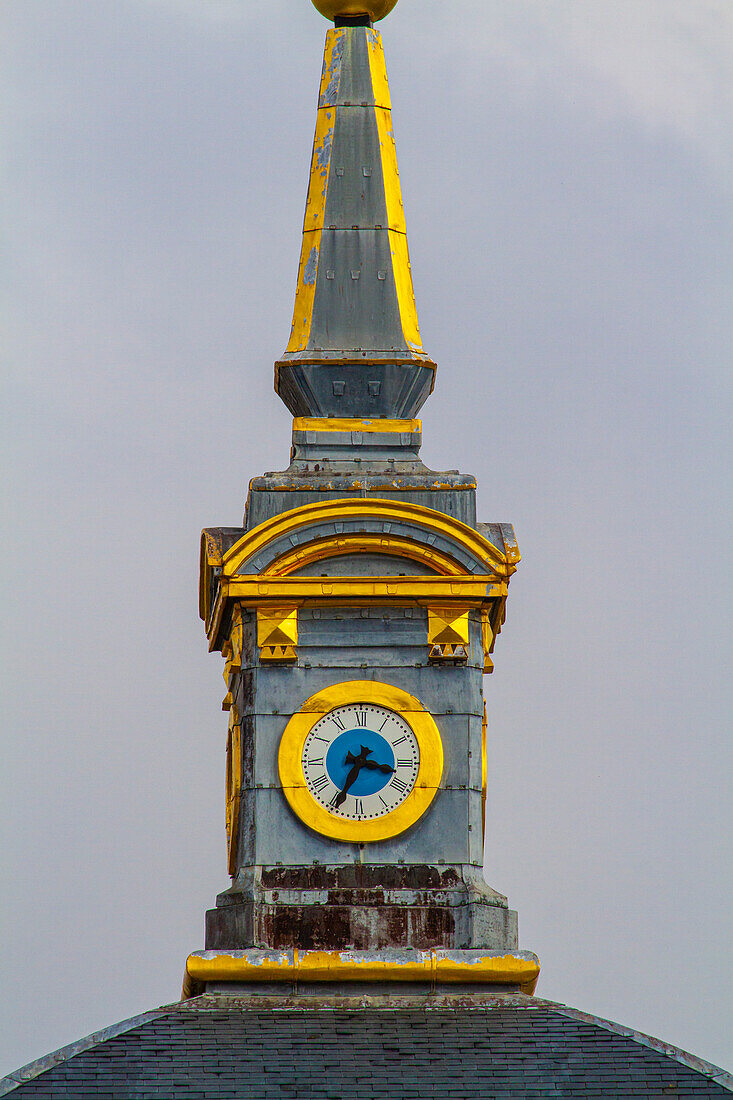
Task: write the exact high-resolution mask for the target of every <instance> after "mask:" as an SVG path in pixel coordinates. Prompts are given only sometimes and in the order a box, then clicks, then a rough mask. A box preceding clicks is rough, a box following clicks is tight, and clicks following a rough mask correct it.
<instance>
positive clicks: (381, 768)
mask: <svg viewBox="0 0 733 1100" xmlns="http://www.w3.org/2000/svg"><path fill="white" fill-rule="evenodd" d="M364 767H365V768H368V769H369V771H372V772H383V773H384V774H385V775H389V774H390V773H391V772H393V771H394V768H390V766H389V764H377V762H376V761H375V760H365V761H364Z"/></svg>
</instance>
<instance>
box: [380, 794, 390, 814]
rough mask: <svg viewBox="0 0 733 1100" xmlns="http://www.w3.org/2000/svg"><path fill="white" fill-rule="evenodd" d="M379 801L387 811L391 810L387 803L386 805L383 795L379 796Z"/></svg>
mask: <svg viewBox="0 0 733 1100" xmlns="http://www.w3.org/2000/svg"><path fill="white" fill-rule="evenodd" d="M379 801H380V802H381V803H382V805H383V806H384V808H385V810H388V809H389V806H388V804H387V803H386V802H385V801H384V799H383V798H382V796H381V794H380V796H379Z"/></svg>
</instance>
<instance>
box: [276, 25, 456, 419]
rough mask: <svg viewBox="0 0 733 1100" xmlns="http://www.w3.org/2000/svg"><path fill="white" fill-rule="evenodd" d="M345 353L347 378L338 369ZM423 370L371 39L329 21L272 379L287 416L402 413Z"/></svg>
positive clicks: (380, 69) (410, 412) (430, 375)
mask: <svg viewBox="0 0 733 1100" xmlns="http://www.w3.org/2000/svg"><path fill="white" fill-rule="evenodd" d="M334 362H336V363H338V364H339V365H340V370H339V373H338V374H337V375H335V376H334V375H333V374H332V373H331V367H332V364H333V363H334ZM348 364H350V365H351V368H352V371H356V372H357V374H358V378H357V377H348V376H347V377H343V373H344V372H343V366H344V365H348ZM306 367H309V368H310V369H304V368H306ZM434 370H435V364H434V363H432V362H431V360H430V359H429V358H428V356H427V355H426V353H425V351H424V350H423V347H422V340H421V337H420V328H419V324H418V318H417V310H416V306H415V295H414V290H413V284H412V271H411V266H410V258H409V250H408V245H407V236H406V225H405V216H404V208H403V204H402V193H401V187H400V180H399V171H398V167H397V153H396V148H395V141H394V133H393V129H392V113H391V105H390V98H389V87H388V83H387V73H386V68H385V65H384V55H383V51H382V44H381V38H380V36H379V33H378V32H377V31H374V30H372V29H370V28H367V27H348V28H346V27H345V28H340V29H337V30H335V31H332V32H329V34H328V37H327V39H326V48H325V54H324V65H323V74H322V79H321V96H320V100H319V107H318V115H317V121H316V133H315V138H314V142H313V156H312V160H311V174H310V182H309V188H308V198H307V201H306V210H305V217H304V221H303V242H302V247H301V254H300V264H299V268H298V281H297V286H296V294H295V307H294V310H293V324H292V328H291V333H290V338H289V341H288V346H287V349H286V351H285V352H284V354H283V356H282V358H281V359H280V360H279V361H278V363H276V365H275V388H276V390H277V392H278V393H279V394H280V396H281V398H282V399H283V401H284V402H285V404H286V405H287V406H288V408H289V409H290V410H291V411H292V412H293V414H294V415H295V416H307V415H311V416H370V415H371V416H379V417H386V418H389V417H398V418H399V417H410V416H414V415H415V413H416V412H417V411H418V410H419V408H420V407H421V405H422V403H423V402H424V401H425V399H426V397H427V396H428V394H429V393H430V391H431V390H432V386H433V381H434Z"/></svg>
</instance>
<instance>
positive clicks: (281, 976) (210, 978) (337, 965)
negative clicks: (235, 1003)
mask: <svg viewBox="0 0 733 1100" xmlns="http://www.w3.org/2000/svg"><path fill="white" fill-rule="evenodd" d="M472 954H473V953H472ZM457 955H460V952H457V951H456V952H450V953H448V952H445V953H443V952H439V951H436V950H430V951H421V952H416V957H414V958H410V959H406V960H405V961H404V962H397V961H395V960H393V959H380V958H359V957H358V955H357V954H356V953H355V952H349V951H299V950H298V949H297V948H295V949H292V950H289V951H283V952H282V953H281V954H279V955H278V954H275V953H273V954H272V955H269V956H267V955H265V956H264V957H260V958H247V957H246V956H242V955H233V954H220V955H213V954H212V955H211V957H209V958H204V957H202V956H201V955H197V954H194V955H189V956H188V959H187V960H186V972H185V975H184V983H183V996H184V999H185V998H188V997H192V996H196V995H197V993H198V992H200V991H201V990H202V986H203V985H204V983H206V982H293V981H303V982H339V983H340V982H353V981H356V982H431V983H436V984H443V983H445V984H452V983H456V982H461V983H464V982H465V983H467V984H468V983H470V984H479V983H480V984H485V985H510V986H518V987H519V989H520V990H521V991H522V993H527V994H529V995H531V994H533V993H534V991H535V988H536V986H537V980H538V978H539V974H540V964H539V962H538V961H537V960H536V959H526V958H521V957H519V956H517V955H512V954H506V955H479V956H478V957H473V958H469V959H461V958H457V957H456V956H457Z"/></svg>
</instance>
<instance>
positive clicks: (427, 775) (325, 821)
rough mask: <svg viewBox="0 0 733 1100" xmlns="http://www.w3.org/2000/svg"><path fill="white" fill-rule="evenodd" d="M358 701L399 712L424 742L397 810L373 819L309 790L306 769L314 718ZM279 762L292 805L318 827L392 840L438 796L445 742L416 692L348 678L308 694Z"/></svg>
mask: <svg viewBox="0 0 733 1100" xmlns="http://www.w3.org/2000/svg"><path fill="white" fill-rule="evenodd" d="M357 703H372V704H374V705H376V706H381V707H386V708H387V709H388V710H393V711H394V712H395V713H396V714H399V716H400V718H402V719H403V721H405V722H406V723H407V724H408V726H409V727H410V729H411V730H412V732H413V733H414V735H415V738H416V740H417V743H418V746H419V748H420V766H419V768H418V772H417V778H416V780H415V786H414V787H413V788H412V790H411V791H410V793H409V794H408V795H407V797H406V798H405V800H404V801H403V802H401V803H400V805H399V806H396V807H395V809H394V810H391V811H390V812H389V813H388V814H385V815H384V817H378V818H374V819H373V820H370V821H349V820H346V819H345V818H341V817H336V816H335V815H334V814H331V813H329V812H328V810H327V809H326V808H325V806H322V805H321V803H320V802H318V801H317V800H316V799H315V798H314V797H313V795H312V794H311V792H310V791H309V790H308V786H307V784H306V781H305V775H304V774H303V746H304V745H305V739H306V737H307V736H308V734H309V733H310V731H311V729H312V728H313V726H314V725H315V724H316V722H320V720H321V718H323V717H324V716H325V715H326V714H328V713H329V712H330V711H332V710H335V709H336V708H337V707H343V706H351V705H354V704H357ZM277 765H278V771H279V773H280V783H281V784H282V788H283V793H284V795H285V797H286V798H287V800H288V803H289V804H290V808H291V809H292V810H293V812H294V813H295V814H296V815H297V816H298V817H299V818H300V820H301V821H303V822H304V823H305V824H306V825H307V826H308V827H309V828H310V829H313V831H314V832H316V833H320V834H321V836H327V837H330V838H331V839H332V840H351V841H357V842H359V843H367V842H373V841H377V840H389V839H390V838H391V837H395V836H399V834H400V833H404V832H405V830H406V829H409V828H410V827H411V826H412V825H414V824H415V822H416V821H418V820H419V819H420V818H421V817H422V815H423V814H424V813H425V811H426V810H427V808H428V806H429V805H430V803H431V802H432V801H433V799H434V798H435V795H436V794H437V792H438V788H439V786H440V781H441V779H442V777H443V742H442V740H441V737H440V733H439V731H438V727H437V726H436V724H435V720H434V719H433V716H432V715H431V714H430V713H429V712H428V711H427V710H426V709H425V707H424V706H423V705H422V703H421V702H420V701H419V699H416V698H415V696H414V695H410V694H409V692H407V691H403V690H402V689H401V688H397V687H393V686H392V685H391V684H382V683H379V682H377V681H376V680H347V681H345V682H344V683H341V684H334V685H333V687H328V688H324V689H323V690H322V691H318V692H316V694H315V695H311V697H310V698H309V699H306V701H305V702H304V703H303V705H302V706H301V708H300V710H299V711H298V712H297V714H294V715H293V716H292V718H291V719H290V721H289V722H288V724H287V726H286V727H285V731H284V732H283V735H282V738H281V739H280V749H279V751H278V758H277Z"/></svg>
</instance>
